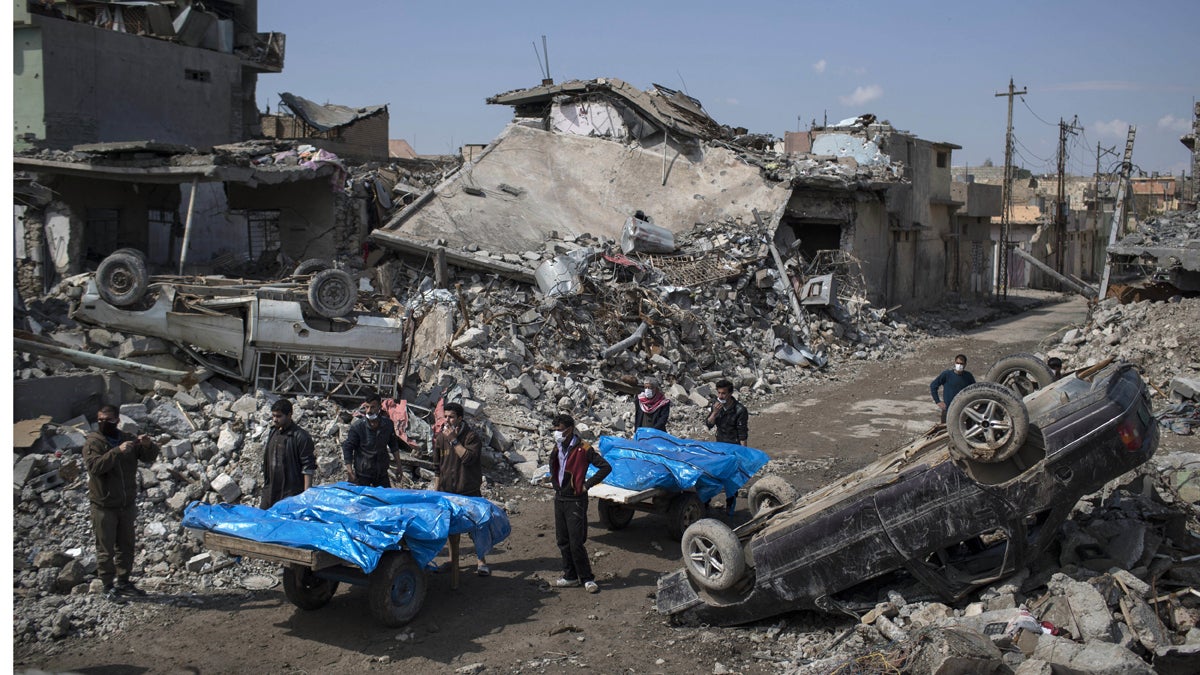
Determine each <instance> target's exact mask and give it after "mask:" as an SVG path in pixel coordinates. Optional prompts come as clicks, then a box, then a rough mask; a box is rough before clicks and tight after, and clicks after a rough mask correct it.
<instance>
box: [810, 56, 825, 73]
mask: <svg viewBox="0 0 1200 675" xmlns="http://www.w3.org/2000/svg"><path fill="white" fill-rule="evenodd" d="M828 65H829V64H828V63H827V62H826V61H825V59H821V60H820V61H817V62H816V63H814V64H813V66H812V69H813V70H815V71H817V72H818V73H823V72H825V67H826V66H828Z"/></svg>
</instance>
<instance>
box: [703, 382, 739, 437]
mask: <svg viewBox="0 0 1200 675" xmlns="http://www.w3.org/2000/svg"><path fill="white" fill-rule="evenodd" d="M749 422H750V411H749V410H746V406H744V405H742V404H741V403H740V402H738V400H737V399H736V398H734V397H733V383H732V382H730V381H729V380H720V381H718V382H717V400H716V402H715V403H713V407H712V410H711V411H710V412H709V413H708V417H707V418H705V420H704V426H706V427H708V428H709V429H712V428H713V427H716V428H717V441H718V442H720V443H734V444H736V445H745V444H746V439H748V438H750V423H749Z"/></svg>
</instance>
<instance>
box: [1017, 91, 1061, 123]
mask: <svg viewBox="0 0 1200 675" xmlns="http://www.w3.org/2000/svg"><path fill="white" fill-rule="evenodd" d="M1017 98H1019V99H1021V104H1022V105H1024V106H1025V109H1026V110H1028V111H1029V114H1030V115H1033V116H1034V117H1036V118H1037V120H1038V121H1039V122H1041V123H1042V124H1045V125H1046V126H1048V127H1056V126H1058V125H1057V124H1055V123H1053V122H1047V121H1046V120H1044V119H1042V118H1041V117H1040V116H1039V115H1038V114H1037V113H1035V112H1033V108H1030V107H1029V103H1028V102H1026V101H1025V97H1024V96H1018V97H1017Z"/></svg>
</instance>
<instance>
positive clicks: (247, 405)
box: [229, 394, 258, 419]
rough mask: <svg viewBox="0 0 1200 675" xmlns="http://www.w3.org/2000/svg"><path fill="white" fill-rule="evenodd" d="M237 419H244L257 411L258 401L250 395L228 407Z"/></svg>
mask: <svg viewBox="0 0 1200 675" xmlns="http://www.w3.org/2000/svg"><path fill="white" fill-rule="evenodd" d="M229 409H230V410H232V411H233V412H234V413H235V414H236V415H237V416H238V417H241V418H242V419H245V418H247V417H250V416H251V415H253V414H254V413H255V412H257V411H258V399H256V398H254V396H253V395H251V394H246V395H245V396H243V397H241V398H239V399H238V400H236V401H234V402H233V405H232V406H230V407H229Z"/></svg>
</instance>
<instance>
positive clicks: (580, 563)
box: [550, 413, 612, 593]
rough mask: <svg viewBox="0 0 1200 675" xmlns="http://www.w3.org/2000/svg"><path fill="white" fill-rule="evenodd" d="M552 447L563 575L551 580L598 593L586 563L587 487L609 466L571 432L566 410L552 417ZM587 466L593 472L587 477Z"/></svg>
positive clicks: (572, 423) (572, 427)
mask: <svg viewBox="0 0 1200 675" xmlns="http://www.w3.org/2000/svg"><path fill="white" fill-rule="evenodd" d="M553 426H554V449H553V450H551V451H550V482H551V484H553V485H554V533H555V538H556V540H557V543H558V550H559V552H560V553H562V562H563V575H562V578H561V579H559V580H558V581H555V582H554V585H555V586H557V587H559V588H569V587H572V586H579V585H580V584H582V585H583V587H584V588H586V589H587V592H588V593H599V592H600V586H598V585H597V584H596V578H595V575H593V574H592V566H591V564H590V563H589V562H588V555H587V550H586V549H584V546H583V545H584V542H586V541H587V527H588V520H587V509H588V494H587V491H588V488H591V487H593V486H595V485H596V484H598V483H600V482H601V481H603V480H604V477H605V476H607V475H608V474H609V473H610V472H611V471H612V467H611V466H609V464H608V462H607V461H605V459H604V458H603V457H601V456H600V453H598V452H596V449H595V448H593V447H592V446H591V445H590V444H588V443H586V442H585V441H584V440H583V439H582V438H580V437H579V434H577V433H576V432H575V420H574V419H573V418H572V417H571V416H570V415H568V414H566V413H560V414H558V415H556V416H555V417H554V421H553ZM588 466H594V467H596V473H595V474H594V475H592V477H591V478H588V477H587V470H588Z"/></svg>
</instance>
